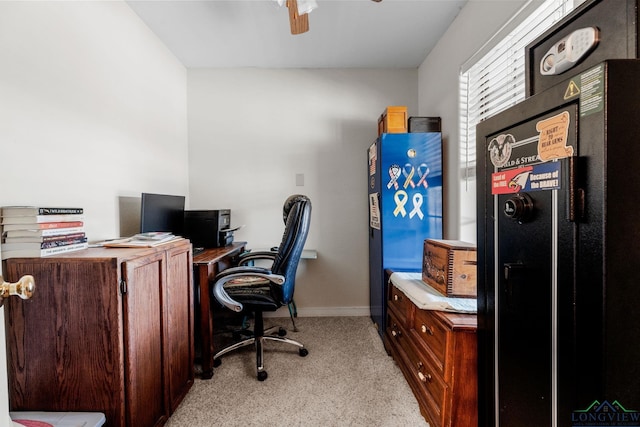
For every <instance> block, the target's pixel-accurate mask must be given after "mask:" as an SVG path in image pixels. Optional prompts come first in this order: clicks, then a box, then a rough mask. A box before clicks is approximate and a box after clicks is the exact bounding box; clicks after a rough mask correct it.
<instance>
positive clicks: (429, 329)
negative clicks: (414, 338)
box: [420, 324, 433, 335]
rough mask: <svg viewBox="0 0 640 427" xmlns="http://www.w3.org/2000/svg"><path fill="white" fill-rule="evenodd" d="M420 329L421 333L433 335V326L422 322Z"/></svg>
mask: <svg viewBox="0 0 640 427" xmlns="http://www.w3.org/2000/svg"><path fill="white" fill-rule="evenodd" d="M420 329H422V333H424V334H429V335H433V328H432V327H430V326H427V325H425V324H423V325H422V327H421V328H420Z"/></svg>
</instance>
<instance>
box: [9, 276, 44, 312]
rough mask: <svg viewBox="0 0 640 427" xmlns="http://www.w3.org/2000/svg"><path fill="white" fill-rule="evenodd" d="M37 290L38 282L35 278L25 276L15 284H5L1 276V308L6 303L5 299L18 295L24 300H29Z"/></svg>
mask: <svg viewBox="0 0 640 427" xmlns="http://www.w3.org/2000/svg"><path fill="white" fill-rule="evenodd" d="M35 289H36V282H35V280H34V279H33V276H30V275H25V276H22V277H21V278H20V280H18V281H17V282H15V283H9V282H5V281H4V279H3V278H2V276H0V307H1V306H2V304H3V303H4V299H5V298H9V297H10V296H12V295H17V296H19V297H20V298H22V299H29V298H31V296H32V295H33V292H34V291H35Z"/></svg>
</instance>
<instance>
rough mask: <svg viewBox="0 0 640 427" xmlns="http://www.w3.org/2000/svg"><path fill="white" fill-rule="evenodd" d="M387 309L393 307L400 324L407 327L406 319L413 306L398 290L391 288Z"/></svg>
mask: <svg viewBox="0 0 640 427" xmlns="http://www.w3.org/2000/svg"><path fill="white" fill-rule="evenodd" d="M389 307H393V309H394V311H395V313H396V315H397V316H398V320H399V321H400V322H402V326H404V327H408V326H409V324H408V319H409V318H410V313H411V310H412V309H413V307H414V305H413V303H412V302H411V300H410V299H409V297H407V296H406V295H405V294H404V293H403V292H402V291H401V290H400V289H398V288H396V287H395V286H391V287H390V290H389Z"/></svg>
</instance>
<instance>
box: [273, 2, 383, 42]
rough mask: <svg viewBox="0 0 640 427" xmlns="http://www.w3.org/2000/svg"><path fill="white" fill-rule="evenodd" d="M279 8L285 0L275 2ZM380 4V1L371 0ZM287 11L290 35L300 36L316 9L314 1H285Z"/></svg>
mask: <svg viewBox="0 0 640 427" xmlns="http://www.w3.org/2000/svg"><path fill="white" fill-rule="evenodd" d="M276 1H277V2H278V3H279V4H280V6H282V4H283V3H284V2H285V0H276ZM372 1H375V2H380V1H382V0H372ZM286 3H287V8H288V9H289V25H290V26H291V34H294V35H295V34H302V33H306V32H307V31H309V12H311V11H312V10H313V9H315V8H317V7H318V3H316V0H299V1H298V0H286Z"/></svg>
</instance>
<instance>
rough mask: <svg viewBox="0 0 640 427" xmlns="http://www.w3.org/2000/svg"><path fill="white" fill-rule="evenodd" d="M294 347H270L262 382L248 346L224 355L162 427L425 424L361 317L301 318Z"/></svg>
mask: <svg viewBox="0 0 640 427" xmlns="http://www.w3.org/2000/svg"><path fill="white" fill-rule="evenodd" d="M271 324H281V325H283V326H285V327H286V328H287V330H288V331H289V332H288V335H287V336H288V337H290V338H291V339H294V340H297V341H300V342H302V343H303V344H305V346H306V347H307V348H308V349H309V355H308V356H307V357H300V356H299V355H298V350H297V348H296V347H293V346H288V345H282V344H278V343H271V342H269V343H268V344H267V346H266V349H265V357H264V364H265V369H266V371H267V372H268V374H269V377H268V378H267V380H266V381H264V382H259V381H258V380H257V379H256V376H255V353H254V351H253V346H249V347H246V348H245V349H242V350H239V351H236V352H234V353H231V354H229V355H227V356H225V357H224V358H223V359H222V364H221V365H220V366H219V367H218V368H215V370H214V375H213V378H212V379H210V380H201V379H198V378H196V381H195V384H194V385H193V387H192V389H191V391H190V392H189V394H188V395H187V396H186V398H185V399H184V401H183V402H182V404H181V405H180V407H179V408H178V409H177V411H176V412H175V413H174V415H173V416H172V417H171V418H170V419H169V422H168V423H167V427H185V426H189V427H208V426H223V427H228V426H243V427H244V426H268V427H271V426H312V427H313V426H323V427H324V426H335V427H341V426H389V427H391V426H393V427H397V426H412V427H414V426H415V427H420V426H428V424H427V423H426V421H425V420H424V418H423V417H422V415H420V410H419V408H418V403H417V402H416V399H415V397H414V396H413V393H412V392H411V389H410V388H409V385H408V384H407V383H406V380H405V379H404V377H403V375H402V372H401V371H400V369H399V368H398V367H397V365H396V364H395V362H394V361H393V360H392V359H391V358H390V357H389V356H388V355H387V353H386V351H385V350H384V347H383V345H382V340H381V339H380V337H379V335H378V334H377V332H376V330H375V328H374V326H373V323H372V322H371V319H370V318H368V317H319V318H311V317H303V318H298V319H296V324H297V326H298V329H299V331H298V332H293V331H292V328H291V322H290V320H289V319H273V318H269V319H265V326H266V327H268V326H269V325H271Z"/></svg>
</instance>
